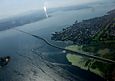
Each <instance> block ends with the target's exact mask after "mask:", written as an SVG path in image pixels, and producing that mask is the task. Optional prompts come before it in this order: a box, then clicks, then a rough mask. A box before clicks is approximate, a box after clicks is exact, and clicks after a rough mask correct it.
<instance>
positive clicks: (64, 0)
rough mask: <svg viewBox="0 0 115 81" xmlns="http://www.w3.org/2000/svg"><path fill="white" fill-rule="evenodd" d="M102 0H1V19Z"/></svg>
mask: <svg viewBox="0 0 115 81" xmlns="http://www.w3.org/2000/svg"><path fill="white" fill-rule="evenodd" d="M99 1H102V0H93V1H92V0H84V1H81V0H61V1H59V0H10V1H9V0H0V11H1V13H0V19H3V18H7V17H11V16H14V15H18V14H22V13H25V12H28V11H32V10H40V9H41V10H42V9H43V6H44V5H45V6H46V7H47V8H57V7H64V6H70V5H81V4H86V3H92V2H99Z"/></svg>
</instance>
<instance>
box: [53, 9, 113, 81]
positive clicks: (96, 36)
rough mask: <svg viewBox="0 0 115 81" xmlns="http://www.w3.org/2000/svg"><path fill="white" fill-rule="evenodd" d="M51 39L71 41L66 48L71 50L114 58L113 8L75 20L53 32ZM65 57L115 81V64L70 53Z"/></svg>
mask: <svg viewBox="0 0 115 81" xmlns="http://www.w3.org/2000/svg"><path fill="white" fill-rule="evenodd" d="M51 39H52V40H55V41H71V42H72V45H69V46H67V47H66V49H69V50H72V51H76V52H85V53H87V54H88V53H89V54H94V55H95V56H98V57H103V58H106V59H110V60H115V49H114V48H115V10H111V11H109V12H108V13H107V14H106V15H104V16H101V17H95V18H91V19H87V20H83V21H82V22H78V21H76V22H75V23H74V24H73V25H72V26H70V27H67V28H63V29H62V31H60V32H55V33H53V34H52V37H51ZM66 57H67V59H68V61H69V62H71V64H72V65H74V66H78V67H80V68H82V69H85V70H88V71H91V72H93V73H96V74H98V75H100V76H101V77H103V78H105V79H107V80H108V81H115V64H110V63H104V62H100V61H97V60H95V59H90V58H86V57H82V56H78V55H75V54H70V53H68V54H67V56H66Z"/></svg>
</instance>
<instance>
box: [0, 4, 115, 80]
mask: <svg viewBox="0 0 115 81" xmlns="http://www.w3.org/2000/svg"><path fill="white" fill-rule="evenodd" d="M113 5H114V3H113V4H112V3H108V4H107V3H106V4H105V3H101V4H95V5H91V7H92V8H86V9H82V10H76V11H66V12H62V11H60V12H55V13H52V14H50V15H51V17H49V18H47V19H45V20H42V21H39V22H35V23H32V24H28V25H24V26H20V27H18V28H16V29H20V30H24V31H26V32H30V33H32V34H36V35H39V36H41V37H44V38H45V39H47V40H48V41H49V42H51V43H53V44H55V45H59V46H63V47H64V46H66V44H65V43H61V42H55V41H52V40H50V37H51V33H52V32H55V31H60V30H61V29H62V28H65V27H68V26H70V25H72V24H73V23H74V22H75V21H76V20H78V21H81V20H83V19H89V18H93V17H97V16H102V15H104V14H106V12H107V11H109V10H112V9H113V8H114V7H113ZM33 51H34V52H33ZM5 55H9V56H11V58H12V60H11V62H10V63H9V64H8V66H6V67H5V68H2V69H0V81H75V80H78V81H88V80H89V79H88V78H87V77H88V76H85V75H84V76H80V75H81V74H79V75H78V76H76V77H75V75H74V74H73V75H72V74H71V73H70V72H68V70H66V69H63V68H62V67H60V66H58V65H55V64H52V63H57V64H58V63H62V64H69V63H68V61H67V59H66V57H65V56H66V55H65V54H63V53H62V50H58V49H55V48H52V47H50V46H48V45H47V44H45V43H44V42H43V41H41V40H39V39H36V38H33V37H31V36H29V35H27V34H24V33H21V32H18V31H16V30H14V29H10V30H6V31H2V32H0V56H5ZM80 72H82V71H80ZM61 74H63V76H62V75H61ZM89 75H90V74H89ZM82 77H83V79H82ZM95 77H96V78H98V77H97V76H95ZM90 80H91V79H90Z"/></svg>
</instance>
